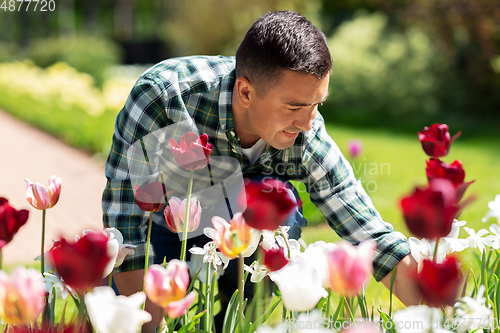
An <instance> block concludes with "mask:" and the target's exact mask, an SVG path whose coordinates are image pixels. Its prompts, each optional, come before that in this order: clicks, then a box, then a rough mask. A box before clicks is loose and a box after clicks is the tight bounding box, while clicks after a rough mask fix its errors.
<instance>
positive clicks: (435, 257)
mask: <svg viewBox="0 0 500 333" xmlns="http://www.w3.org/2000/svg"><path fill="white" fill-rule="evenodd" d="M440 239H441V238H440V237H438V238H437V239H436V246H434V257H433V259H432V260H433V261H434V262H436V261H437V254H438V246H439V240H440Z"/></svg>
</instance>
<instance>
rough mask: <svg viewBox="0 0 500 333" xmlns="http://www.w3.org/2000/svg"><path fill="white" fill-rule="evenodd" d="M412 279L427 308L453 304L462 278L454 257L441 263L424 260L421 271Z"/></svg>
mask: <svg viewBox="0 0 500 333" xmlns="http://www.w3.org/2000/svg"><path fill="white" fill-rule="evenodd" d="M414 278H415V279H416V283H417V286H418V288H419V290H420V292H421V293H422V296H423V297H424V299H425V301H426V302H427V304H428V305H429V306H434V307H441V306H444V305H453V304H455V301H456V299H457V295H458V290H459V288H460V285H461V283H462V278H461V276H460V272H459V263H458V261H457V260H456V259H455V258H454V257H448V258H446V259H445V260H444V261H443V262H442V263H437V262H434V261H432V260H427V259H424V261H423V262H422V270H421V271H420V273H418V274H416V275H415V277H414Z"/></svg>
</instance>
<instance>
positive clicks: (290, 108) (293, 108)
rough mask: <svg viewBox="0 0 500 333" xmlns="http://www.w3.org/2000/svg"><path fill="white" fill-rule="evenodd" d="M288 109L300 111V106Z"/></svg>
mask: <svg viewBox="0 0 500 333" xmlns="http://www.w3.org/2000/svg"><path fill="white" fill-rule="evenodd" d="M288 110H290V111H299V110H300V108H288Z"/></svg>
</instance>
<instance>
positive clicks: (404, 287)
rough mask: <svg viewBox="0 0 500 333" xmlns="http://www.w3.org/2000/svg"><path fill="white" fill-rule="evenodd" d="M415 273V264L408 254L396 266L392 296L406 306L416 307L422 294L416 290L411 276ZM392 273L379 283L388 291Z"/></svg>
mask: <svg viewBox="0 0 500 333" xmlns="http://www.w3.org/2000/svg"><path fill="white" fill-rule="evenodd" d="M416 272H417V262H416V261H415V259H413V257H412V256H411V255H410V254H409V255H407V256H406V257H404V259H403V260H401V261H400V262H399V264H397V265H396V276H395V278H394V286H393V288H392V292H393V294H394V295H395V296H396V297H397V298H398V299H399V300H400V301H401V302H402V303H403V304H404V305H406V306H410V305H418V304H420V300H421V298H422V294H421V293H420V291H419V290H418V287H417V285H416V283H415V279H414V278H413V275H414V274H415V273H416ZM391 276H392V272H391V273H389V274H387V275H386V276H385V277H383V278H382V280H381V282H382V283H383V284H384V285H385V286H386V287H387V289H390V287H391Z"/></svg>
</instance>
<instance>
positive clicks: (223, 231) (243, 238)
mask: <svg viewBox="0 0 500 333" xmlns="http://www.w3.org/2000/svg"><path fill="white" fill-rule="evenodd" d="M212 224H213V225H214V227H215V230H214V229H211V228H205V234H206V235H207V236H208V237H210V238H212V240H213V241H215V244H217V247H218V248H219V251H220V252H221V253H222V254H223V255H225V256H226V257H228V258H229V259H235V258H237V257H238V256H239V255H240V254H243V253H244V252H245V251H246V250H248V249H249V247H250V246H251V243H252V239H255V237H252V228H251V227H250V226H249V225H248V224H246V223H245V219H244V218H243V215H242V214H241V213H236V214H235V215H234V216H233V219H232V220H231V224H229V223H227V222H226V221H225V220H224V219H223V218H222V217H219V216H214V217H213V218H212ZM259 240H260V233H259V239H258V240H257V244H258V241H259ZM253 251H255V248H254V249H253ZM253 251H252V252H253Z"/></svg>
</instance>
